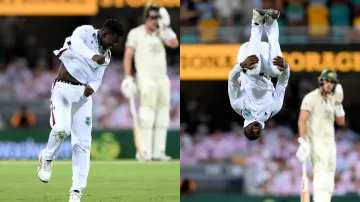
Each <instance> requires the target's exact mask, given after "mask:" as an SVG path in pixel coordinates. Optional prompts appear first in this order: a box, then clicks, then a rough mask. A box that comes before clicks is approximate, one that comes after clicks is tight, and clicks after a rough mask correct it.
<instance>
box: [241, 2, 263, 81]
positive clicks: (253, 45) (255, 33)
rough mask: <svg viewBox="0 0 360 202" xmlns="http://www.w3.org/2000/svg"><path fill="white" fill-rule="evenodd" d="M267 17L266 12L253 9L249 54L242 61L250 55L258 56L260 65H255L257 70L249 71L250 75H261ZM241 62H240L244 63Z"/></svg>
mask: <svg viewBox="0 0 360 202" xmlns="http://www.w3.org/2000/svg"><path fill="white" fill-rule="evenodd" d="M265 16H266V10H264V9H258V8H255V9H253V19H252V20H251V36H250V41H249V43H248V52H247V54H246V56H245V57H244V58H243V59H242V61H243V60H244V59H245V58H246V57H247V56H250V55H256V56H257V57H258V58H259V63H257V64H255V68H253V69H251V70H247V72H246V74H248V75H259V73H260V70H261V62H260V53H261V49H262V45H261V37H262V33H263V30H264V19H265ZM242 61H240V62H242Z"/></svg>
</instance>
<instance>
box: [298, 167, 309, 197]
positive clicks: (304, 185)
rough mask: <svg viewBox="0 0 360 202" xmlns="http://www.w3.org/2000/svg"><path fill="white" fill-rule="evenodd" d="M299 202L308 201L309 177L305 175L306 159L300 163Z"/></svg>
mask: <svg viewBox="0 0 360 202" xmlns="http://www.w3.org/2000/svg"><path fill="white" fill-rule="evenodd" d="M300 202H310V194H309V179H308V177H307V170H306V161H304V162H303V163H302V174H301V195H300Z"/></svg>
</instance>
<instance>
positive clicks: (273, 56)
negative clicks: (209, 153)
mask: <svg viewBox="0 0 360 202" xmlns="http://www.w3.org/2000/svg"><path fill="white" fill-rule="evenodd" d="M279 16H280V12H279V11H277V10H273V9H257V8H256V9H253V19H252V23H251V37H250V41H249V42H246V43H244V44H243V45H242V46H241V47H240V50H239V52H238V56H237V64H236V65H235V66H234V68H233V69H232V71H231V72H230V75H229V79H228V94H229V99H230V104H231V107H232V108H233V109H234V110H235V111H236V112H237V113H238V114H239V115H241V116H243V117H244V119H245V123H244V133H245V136H246V137H247V138H248V139H249V140H256V139H258V138H259V137H260V136H261V132H262V130H263V128H264V127H265V121H266V120H268V119H269V118H271V117H272V116H274V115H275V114H277V113H278V112H279V111H280V109H281V107H282V105H283V100H284V94H285V89H286V87H287V85H288V80H289V77H290V68H289V65H288V64H287V63H286V62H285V60H284V59H283V58H282V57H281V56H282V53H281V49H280V44H279V26H278V23H277V19H278V18H279ZM263 31H265V33H266V34H267V37H268V39H269V43H266V42H261V36H262V34H263ZM271 77H278V81H277V85H276V87H275V88H274V85H273V83H272V82H271Z"/></svg>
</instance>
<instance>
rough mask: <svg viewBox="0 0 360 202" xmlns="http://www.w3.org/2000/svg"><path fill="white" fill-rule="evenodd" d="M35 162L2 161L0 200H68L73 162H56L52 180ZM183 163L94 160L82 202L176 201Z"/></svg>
mask: <svg viewBox="0 0 360 202" xmlns="http://www.w3.org/2000/svg"><path fill="white" fill-rule="evenodd" d="M36 170H37V162H35V161H0V201H4V202H5V201H6V202H16V201H23V202H53V201H61V202H67V201H68V198H69V189H70V187H71V182H72V181H71V176H72V169H71V161H55V163H54V167H53V172H52V177H51V181H50V182H49V183H47V184H46V183H43V182H41V181H40V180H39V179H38V177H37V174H36ZM179 180H180V164H179V162H178V161H174V162H170V163H138V162H136V161H101V162H100V161H93V162H92V163H91V167H90V173H89V177H88V183H87V187H86V188H85V189H84V191H83V195H82V197H81V201H82V202H140V201H141V202H150V201H151V202H175V201H180V194H179V184H180V183H179Z"/></svg>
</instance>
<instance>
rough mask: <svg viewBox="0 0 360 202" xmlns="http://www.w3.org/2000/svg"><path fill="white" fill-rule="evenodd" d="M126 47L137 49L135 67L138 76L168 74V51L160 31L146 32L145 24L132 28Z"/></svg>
mask: <svg viewBox="0 0 360 202" xmlns="http://www.w3.org/2000/svg"><path fill="white" fill-rule="evenodd" d="M126 47H131V48H134V49H135V57H134V59H135V68H136V71H137V75H138V76H150V77H157V76H164V75H167V64H166V51H165V46H164V43H163V41H162V39H161V38H160V37H159V33H158V32H154V33H152V34H150V33H148V32H146V30H145V25H140V26H138V27H136V28H134V29H132V30H130V32H129V34H128V36H127V39H126Z"/></svg>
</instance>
